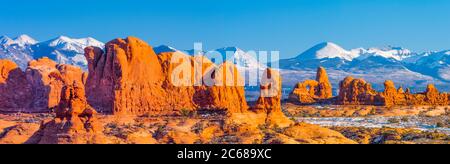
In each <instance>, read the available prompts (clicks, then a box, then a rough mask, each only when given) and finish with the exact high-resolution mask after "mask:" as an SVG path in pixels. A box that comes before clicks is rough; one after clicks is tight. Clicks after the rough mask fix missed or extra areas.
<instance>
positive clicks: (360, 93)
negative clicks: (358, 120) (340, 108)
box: [336, 77, 378, 105]
mask: <svg viewBox="0 0 450 164" xmlns="http://www.w3.org/2000/svg"><path fill="white" fill-rule="evenodd" d="M377 94H378V93H377V92H376V91H375V90H374V89H373V88H372V85H371V84H370V83H367V82H366V81H364V80H363V79H355V78H353V77H346V78H345V79H344V80H343V81H341V82H340V83H339V96H338V98H337V102H336V103H337V104H340V105H374V104H376V100H375V99H376V95H377Z"/></svg>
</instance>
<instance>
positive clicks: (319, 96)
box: [289, 67, 333, 104]
mask: <svg viewBox="0 0 450 164" xmlns="http://www.w3.org/2000/svg"><path fill="white" fill-rule="evenodd" d="M332 97H333V92H332V86H331V83H330V81H329V79H328V75H327V72H326V70H325V68H322V67H319V68H318V69H317V77H316V80H306V81H304V82H301V83H298V84H297V85H296V86H295V88H294V90H293V91H292V93H291V94H290V95H289V100H290V101H292V102H297V103H300V104H314V103H317V102H320V101H322V100H326V99H330V98H332Z"/></svg>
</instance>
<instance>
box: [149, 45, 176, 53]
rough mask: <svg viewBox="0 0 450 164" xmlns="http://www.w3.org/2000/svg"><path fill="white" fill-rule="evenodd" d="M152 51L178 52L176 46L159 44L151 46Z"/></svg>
mask: <svg viewBox="0 0 450 164" xmlns="http://www.w3.org/2000/svg"><path fill="white" fill-rule="evenodd" d="M153 51H155V53H156V54H160V53H164V52H179V50H177V49H176V48H173V47H171V46H167V45H160V46H158V47H153Z"/></svg>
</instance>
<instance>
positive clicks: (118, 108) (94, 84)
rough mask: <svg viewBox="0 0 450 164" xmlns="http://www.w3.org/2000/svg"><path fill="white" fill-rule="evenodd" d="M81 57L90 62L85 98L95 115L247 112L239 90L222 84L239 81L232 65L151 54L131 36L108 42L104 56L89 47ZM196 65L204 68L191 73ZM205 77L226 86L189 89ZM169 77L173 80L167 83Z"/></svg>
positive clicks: (146, 47)
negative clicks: (97, 113)
mask: <svg viewBox="0 0 450 164" xmlns="http://www.w3.org/2000/svg"><path fill="white" fill-rule="evenodd" d="M85 52H86V53H85V56H86V58H87V60H88V63H89V77H88V79H87V82H86V92H87V98H88V101H89V103H90V104H91V105H93V106H94V107H95V108H96V109H98V110H100V111H106V112H113V113H114V114H137V115H140V114H152V115H153V114H158V115H159V114H170V113H174V112H178V111H180V110H182V109H186V110H196V109H200V108H208V109H224V110H227V111H229V112H242V111H246V110H247V103H246V101H245V96H244V88H243V86H241V87H240V86H234V85H229V83H227V82H230V81H234V80H235V79H232V78H229V77H230V76H237V77H239V78H240V76H239V75H238V74H237V71H236V72H233V71H232V70H233V68H235V66H234V65H230V64H227V63H224V64H222V65H220V66H215V65H213V64H212V63H211V62H210V61H209V62H208V61H205V59H203V58H198V57H189V56H186V55H184V54H181V53H178V52H175V53H163V54H159V55H156V54H155V52H154V51H153V49H152V47H150V46H149V45H148V44H147V43H145V42H143V41H141V40H139V39H137V38H133V37H129V38H127V39H116V40H113V41H111V42H109V43H107V44H106V53H104V52H103V51H102V50H101V49H100V48H94V47H88V48H86V50H85ZM174 55H175V57H176V58H174ZM173 60H175V61H173ZM184 60H190V61H189V62H186V61H184ZM196 62H197V64H198V62H205V63H206V64H205V63H203V65H202V68H201V69H194V68H195V67H194V66H195V63H196ZM208 65H209V68H208ZM179 70H181V72H178V71H179ZM183 70H184V71H183ZM189 70H192V71H189ZM183 73H186V74H191V76H189V75H184V74H183ZM205 73H209V74H208V75H211V76H212V77H213V78H212V79H213V80H212V82H213V83H214V84H222V82H223V83H224V84H225V85H219V86H210V87H208V86H205V85H197V86H194V85H193V84H197V82H198V81H199V80H201V79H203V78H201V77H204V76H205V75H204V74H205ZM192 74H193V75H192ZM224 75H227V76H224ZM173 77H176V78H177V80H172V78H173ZM239 78H236V79H239ZM186 84H188V85H186Z"/></svg>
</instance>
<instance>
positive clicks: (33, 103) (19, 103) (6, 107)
mask: <svg viewBox="0 0 450 164" xmlns="http://www.w3.org/2000/svg"><path fill="white" fill-rule="evenodd" d="M0 68H2V69H1V73H2V74H1V75H2V76H1V79H0V90H1V91H2V92H0V111H8V112H49V111H50V109H51V108H54V107H56V106H57V105H58V104H59V100H60V95H61V90H62V88H63V86H64V85H65V84H66V83H73V82H77V83H81V84H84V81H85V80H84V79H85V78H86V77H87V75H86V74H85V73H83V72H82V70H81V69H80V68H78V67H74V66H70V65H65V64H56V63H55V62H54V61H52V60H50V59H48V58H42V59H39V60H34V61H31V62H30V63H29V64H28V67H27V69H26V71H25V72H23V71H22V70H20V69H19V68H18V67H17V65H16V64H15V63H13V62H11V61H7V60H0Z"/></svg>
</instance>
